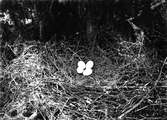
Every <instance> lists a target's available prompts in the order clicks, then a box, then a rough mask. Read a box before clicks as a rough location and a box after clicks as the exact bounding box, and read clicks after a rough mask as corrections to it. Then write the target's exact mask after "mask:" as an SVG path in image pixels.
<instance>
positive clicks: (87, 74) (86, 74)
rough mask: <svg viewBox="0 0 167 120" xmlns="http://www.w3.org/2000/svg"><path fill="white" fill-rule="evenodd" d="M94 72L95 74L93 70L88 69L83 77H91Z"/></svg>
mask: <svg viewBox="0 0 167 120" xmlns="http://www.w3.org/2000/svg"><path fill="white" fill-rule="evenodd" d="M92 72H93V71H92V69H90V68H87V69H86V70H84V71H83V75H84V76H89V75H91V74H92Z"/></svg>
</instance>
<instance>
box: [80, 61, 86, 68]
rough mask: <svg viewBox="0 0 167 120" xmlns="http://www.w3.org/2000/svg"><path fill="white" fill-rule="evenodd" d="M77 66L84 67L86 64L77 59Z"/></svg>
mask: <svg viewBox="0 0 167 120" xmlns="http://www.w3.org/2000/svg"><path fill="white" fill-rule="evenodd" d="M78 67H80V68H85V67H86V65H85V63H84V62H83V61H79V62H78Z"/></svg>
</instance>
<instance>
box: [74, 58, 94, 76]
mask: <svg viewBox="0 0 167 120" xmlns="http://www.w3.org/2000/svg"><path fill="white" fill-rule="evenodd" d="M93 65H94V63H93V61H91V60H89V61H88V62H87V63H86V64H85V63H84V62H83V61H79V62H78V68H77V73H79V74H81V73H82V74H83V75H84V76H89V75H91V74H92V72H93V70H92V68H93Z"/></svg>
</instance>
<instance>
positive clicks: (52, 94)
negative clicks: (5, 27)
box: [0, 20, 167, 120]
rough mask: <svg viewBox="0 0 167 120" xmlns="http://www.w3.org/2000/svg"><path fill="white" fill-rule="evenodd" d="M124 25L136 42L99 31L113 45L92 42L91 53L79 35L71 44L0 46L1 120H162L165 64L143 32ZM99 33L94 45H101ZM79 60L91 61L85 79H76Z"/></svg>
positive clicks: (20, 40) (21, 40)
mask: <svg viewBox="0 0 167 120" xmlns="http://www.w3.org/2000/svg"><path fill="white" fill-rule="evenodd" d="M128 22H129V23H130V24H131V25H132V28H133V29H134V35H135V38H136V39H135V40H129V39H126V38H125V37H124V36H123V35H121V34H120V33H119V32H115V31H113V30H110V31H105V30H104V31H103V32H104V33H107V35H109V37H111V36H112V39H114V40H115V41H116V42H115V43H113V42H110V41H107V42H106V44H105V47H104V46H103V45H101V44H98V42H97V44H95V46H94V49H93V50H91V51H90V46H89V45H87V44H83V43H82V39H81V38H82V37H83V36H79V35H80V34H79V35H78V36H79V37H76V38H75V37H74V38H71V39H72V40H71V41H73V42H70V40H67V39H63V40H60V42H55V41H56V37H55V36H53V37H52V39H51V40H49V41H47V42H42V41H35V40H34V41H29V40H24V37H25V36H19V35H18V36H17V40H15V42H13V41H11V42H6V43H5V45H4V43H3V42H1V48H0V49H1V61H0V63H1V64H0V65H1V71H0V72H1V73H0V119H2V120H24V119H25V120H139V119H143V120H153V119H162V120H163V119H164V120H165V119H166V118H167V116H166V114H167V112H166V102H167V98H166V95H167V94H166V79H167V78H166V77H167V76H166V62H167V61H166V59H164V60H160V59H158V57H157V52H156V51H155V52H154V51H153V50H152V49H151V48H147V47H146V45H145V43H146V38H147V35H146V34H145V32H144V31H143V30H142V29H141V28H139V27H138V26H137V25H135V24H134V23H133V22H132V21H130V20H129V21H128ZM3 24H4V23H3ZM15 32H17V31H15ZM104 33H99V32H97V35H99V34H101V37H100V38H95V39H104V38H105V39H106V38H107V37H108V36H107V37H106V36H105V35H106V34H104ZM111 34H112V35H111ZM16 35H17V33H16ZM20 35H21V34H20ZM99 36H100V35H99ZM79 38H80V39H79ZM75 42H76V43H77V45H76V43H75ZM80 42H81V43H80ZM99 43H100V42H99ZM111 46H112V47H111ZM90 52H91V54H90ZM92 53H93V54H92ZM79 60H83V61H88V60H92V61H94V64H95V65H94V67H93V73H92V74H91V75H90V76H83V75H81V74H78V73H77V71H76V69H77V63H78V61H79Z"/></svg>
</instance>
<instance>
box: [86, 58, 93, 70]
mask: <svg viewBox="0 0 167 120" xmlns="http://www.w3.org/2000/svg"><path fill="white" fill-rule="evenodd" d="M93 65H94V63H93V61H91V60H89V61H88V62H87V63H86V68H92V67H93Z"/></svg>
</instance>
